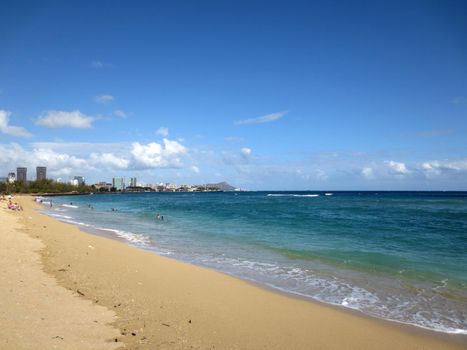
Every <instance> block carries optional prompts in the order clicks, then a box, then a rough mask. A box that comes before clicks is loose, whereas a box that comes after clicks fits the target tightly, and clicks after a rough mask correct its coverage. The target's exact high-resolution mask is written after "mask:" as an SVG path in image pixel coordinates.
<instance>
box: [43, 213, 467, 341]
mask: <svg viewBox="0 0 467 350" xmlns="http://www.w3.org/2000/svg"><path fill="white" fill-rule="evenodd" d="M38 210H41V208H38ZM41 214H42V215H46V216H48V217H51V218H52V219H54V220H57V221H59V222H61V223H63V224H65V225H71V226H73V227H76V228H77V229H79V230H80V231H81V232H83V233H85V234H89V235H93V236H96V237H102V238H105V239H109V240H113V241H117V242H119V243H122V244H125V245H127V246H129V247H132V248H134V249H138V250H142V251H146V252H149V253H153V254H156V255H157V256H159V257H162V258H167V259H170V260H174V261H177V262H180V263H182V264H188V265H190V266H195V267H198V268H202V269H207V270H210V271H213V272H216V273H220V274H222V275H225V276H228V277H231V278H234V279H238V280H240V281H243V282H245V283H247V284H250V285H251V286H253V287H255V288H260V289H263V290H265V291H267V292H270V293H276V294H279V295H283V296H285V297H287V298H293V299H298V300H302V301H305V302H310V303H316V304H318V305H322V306H324V307H330V308H333V309H335V310H337V311H338V312H345V313H350V314H352V315H356V316H358V317H363V318H368V319H370V320H372V321H375V322H382V323H383V324H390V325H391V326H394V327H400V328H401V329H404V328H407V329H408V331H409V332H419V333H420V334H422V335H423V334H426V333H428V334H429V335H430V336H434V337H439V338H440V339H442V340H447V341H450V340H449V337H458V338H459V339H458V341H459V342H461V343H462V342H465V343H466V344H467V334H464V333H456V332H448V331H443V330H436V329H432V328H428V327H423V326H420V325H416V324H411V323H405V322H402V321H398V320H392V319H385V318H381V317H378V316H374V315H370V314H366V313H365V312H363V311H361V310H359V309H353V308H350V307H345V306H343V305H340V304H333V303H328V302H325V301H322V300H319V299H315V298H313V297H311V296H307V295H303V294H300V293H296V292H292V291H287V290H285V289H280V288H278V287H275V286H272V285H268V284H265V283H261V282H258V281H255V280H253V279H248V278H244V277H241V276H238V275H235V274H233V273H228V272H225V271H221V270H216V269H214V268H210V267H207V266H202V265H197V264H195V263H191V262H190V261H186V260H182V259H178V258H174V257H171V255H164V254H160V253H158V252H157V251H156V250H154V249H151V248H145V247H144V246H138V245H137V244H132V243H131V242H129V241H128V240H126V239H125V238H122V237H119V236H118V235H116V234H115V233H111V232H113V229H106V228H94V227H88V226H84V225H80V224H78V223H71V222H66V221H62V220H60V218H58V217H53V216H49V215H48V214H46V213H41ZM464 338H465V339H464Z"/></svg>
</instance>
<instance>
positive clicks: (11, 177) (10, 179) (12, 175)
mask: <svg viewBox="0 0 467 350" xmlns="http://www.w3.org/2000/svg"><path fill="white" fill-rule="evenodd" d="M15 181H16V174H15V173H13V172H11V173H8V182H9V183H13V182H15Z"/></svg>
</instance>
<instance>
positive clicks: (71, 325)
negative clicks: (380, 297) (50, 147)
mask: <svg viewBox="0 0 467 350" xmlns="http://www.w3.org/2000/svg"><path fill="white" fill-rule="evenodd" d="M17 200H18V201H19V202H20V203H21V204H22V206H23V207H24V211H18V212H13V211H9V210H7V209H6V208H5V207H6V203H5V202H1V208H0V221H1V222H2V228H1V234H0V266H1V270H0V281H1V285H2V288H1V289H0V310H1V313H0V348H2V349H49V348H50V349H52V348H59V349H115V348H125V349H156V348H157V349H465V348H466V347H467V337H463V336H455V335H447V334H441V333H439V334H438V333H435V332H429V331H425V330H422V329H418V328H415V327H409V326H404V325H399V324H396V323H392V322H386V321H380V320H376V319H372V318H369V317H364V316H362V315H360V314H358V313H354V312H350V311H346V310H342V309H340V308H336V307H331V306H327V305H322V304H320V303H315V302H311V301H308V300H301V299H299V298H293V297H290V296H288V295H283V294H280V293H275V292H272V291H270V290H266V289H263V288H260V287H258V286H255V285H253V284H251V283H248V282H245V281H242V280H239V279H236V278H233V277H230V276H227V275H225V274H222V273H218V272H215V271H211V270H208V269H204V268H200V267H197V266H193V265H189V264H185V263H182V262H179V261H175V260H172V259H168V258H165V257H161V256H158V255H156V254H155V253H153V252H149V251H144V250H140V249H136V248H133V247H130V246H128V245H126V244H124V243H122V242H119V241H116V240H111V239H108V238H104V237H99V236H95V235H92V234H88V233H85V232H82V231H80V230H79V229H78V228H77V227H75V226H72V225H68V224H65V223H62V222H59V221H56V220H54V219H52V218H50V217H48V216H45V215H43V214H40V213H39V210H38V209H39V206H38V205H37V204H35V203H34V202H33V197H27V196H25V197H21V198H19V199H17Z"/></svg>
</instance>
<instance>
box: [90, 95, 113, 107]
mask: <svg viewBox="0 0 467 350" xmlns="http://www.w3.org/2000/svg"><path fill="white" fill-rule="evenodd" d="M114 100H115V97H113V96H112V95H98V96H95V97H94V101H95V102H97V103H101V104H104V105H105V104H108V103H110V102H112V101H114Z"/></svg>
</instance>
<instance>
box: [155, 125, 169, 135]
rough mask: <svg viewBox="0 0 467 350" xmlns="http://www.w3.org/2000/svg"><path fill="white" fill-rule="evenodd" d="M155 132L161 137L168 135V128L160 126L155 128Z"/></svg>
mask: <svg viewBox="0 0 467 350" xmlns="http://www.w3.org/2000/svg"><path fill="white" fill-rule="evenodd" d="M156 134H157V135H161V136H163V137H167V136H169V128H166V127H163V126H162V127H160V128H159V129H157V131H156Z"/></svg>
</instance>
